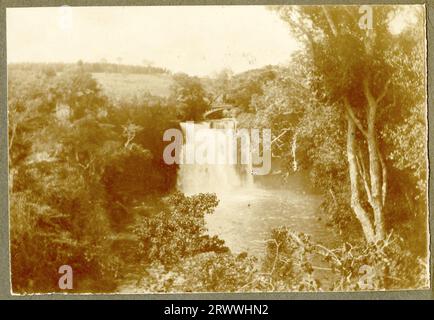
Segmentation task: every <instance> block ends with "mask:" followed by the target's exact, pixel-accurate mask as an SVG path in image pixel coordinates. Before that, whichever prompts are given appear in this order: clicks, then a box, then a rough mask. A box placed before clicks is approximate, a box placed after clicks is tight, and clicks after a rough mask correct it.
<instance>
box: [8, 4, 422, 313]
mask: <svg viewBox="0 0 434 320" xmlns="http://www.w3.org/2000/svg"><path fill="white" fill-rule="evenodd" d="M6 38H7V39H6V52H7V112H8V113H7V116H8V119H7V120H8V126H7V130H8V145H7V147H8V150H7V151H8V159H9V163H8V170H9V171H8V197H9V198H8V199H9V249H10V278H11V290H12V294H14V295H35V294H46V293H65V294H108V293H110V294H162V293H182V294H185V293H252V292H255V293H272V292H355V291H371V292H372V291H400V290H423V289H429V288H430V263H429V261H430V249H429V239H430V234H429V223H428V222H429V211H428V140H427V139H428V120H427V64H426V61H427V58H426V56H427V40H426V8H425V6H424V5H366V4H364V5H362V4H360V5H318V4H316V5H268V6H265V5H264V6H262V5H201V6H199V5H189V6H89V7H85V6H66V5H65V6H57V7H54V6H53V7H16V8H7V9H6ZM172 311H173V310H170V312H172ZM173 312H174V311H173Z"/></svg>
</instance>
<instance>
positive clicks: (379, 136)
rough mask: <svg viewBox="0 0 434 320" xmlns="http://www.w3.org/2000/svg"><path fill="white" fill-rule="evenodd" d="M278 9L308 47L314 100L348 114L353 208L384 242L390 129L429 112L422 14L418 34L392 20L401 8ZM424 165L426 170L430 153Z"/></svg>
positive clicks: (372, 238)
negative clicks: (415, 111)
mask: <svg viewBox="0 0 434 320" xmlns="http://www.w3.org/2000/svg"><path fill="white" fill-rule="evenodd" d="M274 9H276V10H278V12H279V13H280V16H281V17H282V19H283V20H284V21H286V22H287V23H288V25H289V26H290V28H291V30H292V32H293V34H294V35H295V36H296V37H297V38H298V39H299V40H300V42H301V43H302V44H304V50H305V53H306V54H305V59H306V61H307V65H308V66H309V68H308V69H309V70H308V72H307V73H306V76H307V77H309V86H310V89H311V90H312V91H313V94H314V96H315V98H316V99H317V100H318V101H319V102H320V103H321V104H322V105H328V106H332V107H334V108H335V110H336V112H340V113H342V114H345V118H344V119H345V122H346V142H345V144H346V149H345V153H346V158H347V170H348V177H349V179H348V180H349V189H350V194H351V200H350V205H351V208H352V211H353V212H354V214H355V216H356V218H357V219H358V221H359V222H360V224H361V227H362V229H363V234H364V236H365V239H366V241H367V242H370V243H372V242H376V241H379V240H382V239H384V238H385V235H386V233H387V230H386V229H387V227H386V224H385V211H386V210H385V208H386V201H387V196H388V181H389V176H388V165H387V163H386V162H387V161H386V160H387V159H386V157H385V156H386V154H385V153H386V149H387V147H386V144H387V142H388V140H391V133H390V131H389V132H387V130H386V129H385V128H386V127H387V124H391V125H392V126H393V125H394V124H396V125H397V126H399V123H402V120H403V119H405V118H406V117H407V116H408V114H409V112H408V110H409V108H413V109H414V108H415V107H416V106H422V108H420V112H422V114H423V112H424V111H425V107H424V103H425V91H424V80H425V79H424V76H423V74H424V63H423V59H424V50H425V47H424V34H423V33H424V32H423V24H422V21H423V20H422V18H423V13H420V12H417V11H415V15H414V16H415V17H416V18H418V21H419V23H418V24H417V26H418V27H419V28H407V29H405V28H404V29H403V30H398V31H397V30H394V28H393V22H394V21H396V20H394V19H396V18H397V17H398V16H399V12H400V10H402V7H395V6H362V7H359V6H300V7H294V6H282V7H275V8H274ZM405 10H407V13H408V12H413V10H415V9H413V8H408V7H407V8H405ZM371 13H372V15H371ZM423 121H424V119H423ZM424 125H425V123H422V127H424ZM395 129H396V128H395ZM395 129H393V130H392V132H393V131H394V130H395ZM395 131H396V130H395ZM392 140H393V139H392ZM413 151H415V152H416V151H417V150H413ZM422 151H425V150H422ZM399 157H401V158H403V155H402V154H400V155H399ZM419 160H420V161H421V162H422V167H424V166H423V163H426V159H425V153H423V155H422V158H421V159H419ZM422 171H423V170H422ZM421 178H422V179H424V178H425V177H424V174H422V176H421Z"/></svg>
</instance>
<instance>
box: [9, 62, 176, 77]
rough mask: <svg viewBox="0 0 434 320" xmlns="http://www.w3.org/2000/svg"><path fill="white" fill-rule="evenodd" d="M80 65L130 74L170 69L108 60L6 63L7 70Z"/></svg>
mask: <svg viewBox="0 0 434 320" xmlns="http://www.w3.org/2000/svg"><path fill="white" fill-rule="evenodd" d="M76 64H78V65H80V66H81V67H82V69H83V71H85V72H90V73H95V72H108V73H132V74H169V73H170V71H169V70H167V69H165V68H159V67H154V66H138V65H126V64H120V63H109V62H83V61H81V60H80V61H79V62H78V63H52V62H50V63H30V62H22V63H10V64H8V69H9V70H23V71H35V70H40V71H42V72H45V73H48V74H50V73H53V72H62V71H64V70H65V69H67V68H69V67H71V66H73V65H76Z"/></svg>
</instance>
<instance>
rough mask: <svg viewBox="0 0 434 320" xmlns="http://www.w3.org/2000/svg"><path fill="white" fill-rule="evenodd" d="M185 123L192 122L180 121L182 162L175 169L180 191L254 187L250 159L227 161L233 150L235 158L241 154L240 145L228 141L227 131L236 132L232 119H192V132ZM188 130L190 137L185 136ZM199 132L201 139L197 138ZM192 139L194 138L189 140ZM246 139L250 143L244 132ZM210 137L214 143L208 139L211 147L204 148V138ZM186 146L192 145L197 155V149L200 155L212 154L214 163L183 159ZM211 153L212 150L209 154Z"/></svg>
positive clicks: (214, 190) (230, 190)
mask: <svg viewBox="0 0 434 320" xmlns="http://www.w3.org/2000/svg"><path fill="white" fill-rule="evenodd" d="M188 125H192V123H181V129H182V131H183V134H184V144H183V146H182V152H181V159H183V164H181V165H180V169H179V172H178V188H179V189H180V190H181V191H182V192H184V193H186V194H195V193H200V192H214V193H217V194H223V193H228V192H233V191H234V190H236V189H237V188H252V187H253V175H252V163H251V161H248V163H247V164H240V163H239V161H235V163H234V162H232V163H231V162H230V161H229V158H230V156H231V154H232V152H236V158H235V160H236V159H238V158H239V154H240V150H239V146H238V147H235V148H238V149H236V150H234V149H233V145H231V144H230V141H229V140H230V139H228V137H230V136H229V135H230V134H233V133H235V131H236V129H237V128H236V127H237V123H236V121H235V119H230V118H228V119H219V120H209V121H204V122H200V123H194V125H193V126H192V127H190V130H191V128H193V129H192V130H194V133H193V134H192V132H190V133H189V132H187V131H188V129H187V126H188ZM189 134H190V135H191V137H189V136H188V135H189ZM204 135H205V136H204ZM199 136H200V138H201V139H197V138H198V137H199ZM192 137H193V138H192ZM192 139H193V141H191V140H192ZM245 139H247V142H248V145H249V146H250V140H249V139H250V138H249V137H248V136H246V137H245ZM199 140H200V141H199ZM211 140H212V141H214V142H215V143H214V144H213V143H211V145H210V146H211V148H203V146H202V145H203V143H204V141H205V142H206V141H208V142H209V141H211ZM219 142H220V143H219ZM222 142H223V143H222ZM189 144H190V145H189ZM188 148H191V149H190V150H193V151H192V152H193V153H194V154H195V155H196V156H197V153H198V152H200V151H199V150H201V153H202V154H201V155H202V156H203V157H204V158H207V157H208V156H212V159H215V160H216V161H215V162H214V163H200V164H198V163H193V164H189V163H186V162H187V161H186V160H185V159H186V153H187V152H188V151H187V149H188ZM249 152H250V148H249ZM211 153H213V154H212V155H211ZM249 159H251V157H249ZM219 161H220V162H219ZM211 162H212V161H211Z"/></svg>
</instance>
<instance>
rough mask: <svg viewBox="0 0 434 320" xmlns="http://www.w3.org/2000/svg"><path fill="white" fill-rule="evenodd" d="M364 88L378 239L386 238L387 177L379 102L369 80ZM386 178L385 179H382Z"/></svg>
mask: <svg viewBox="0 0 434 320" xmlns="http://www.w3.org/2000/svg"><path fill="white" fill-rule="evenodd" d="M363 87H364V88H363V89H364V93H365V96H366V99H367V101H368V112H367V122H368V130H367V136H366V142H367V144H368V153H369V176H370V181H371V202H370V205H371V206H372V210H373V212H374V221H375V223H374V224H375V235H376V240H382V239H384V219H383V197H384V196H385V194H384V195H383V192H385V190H383V183H385V180H386V177H385V176H384V177H382V175H385V174H382V172H383V170H382V169H381V167H384V164H383V165H382V163H381V160H380V152H379V148H378V144H377V135H376V132H375V117H376V112H377V102H376V101H375V99H374V97H373V96H372V94H371V91H370V88H369V84H368V82H367V80H366V79H365V81H364V82H363ZM382 180H384V181H382Z"/></svg>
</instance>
